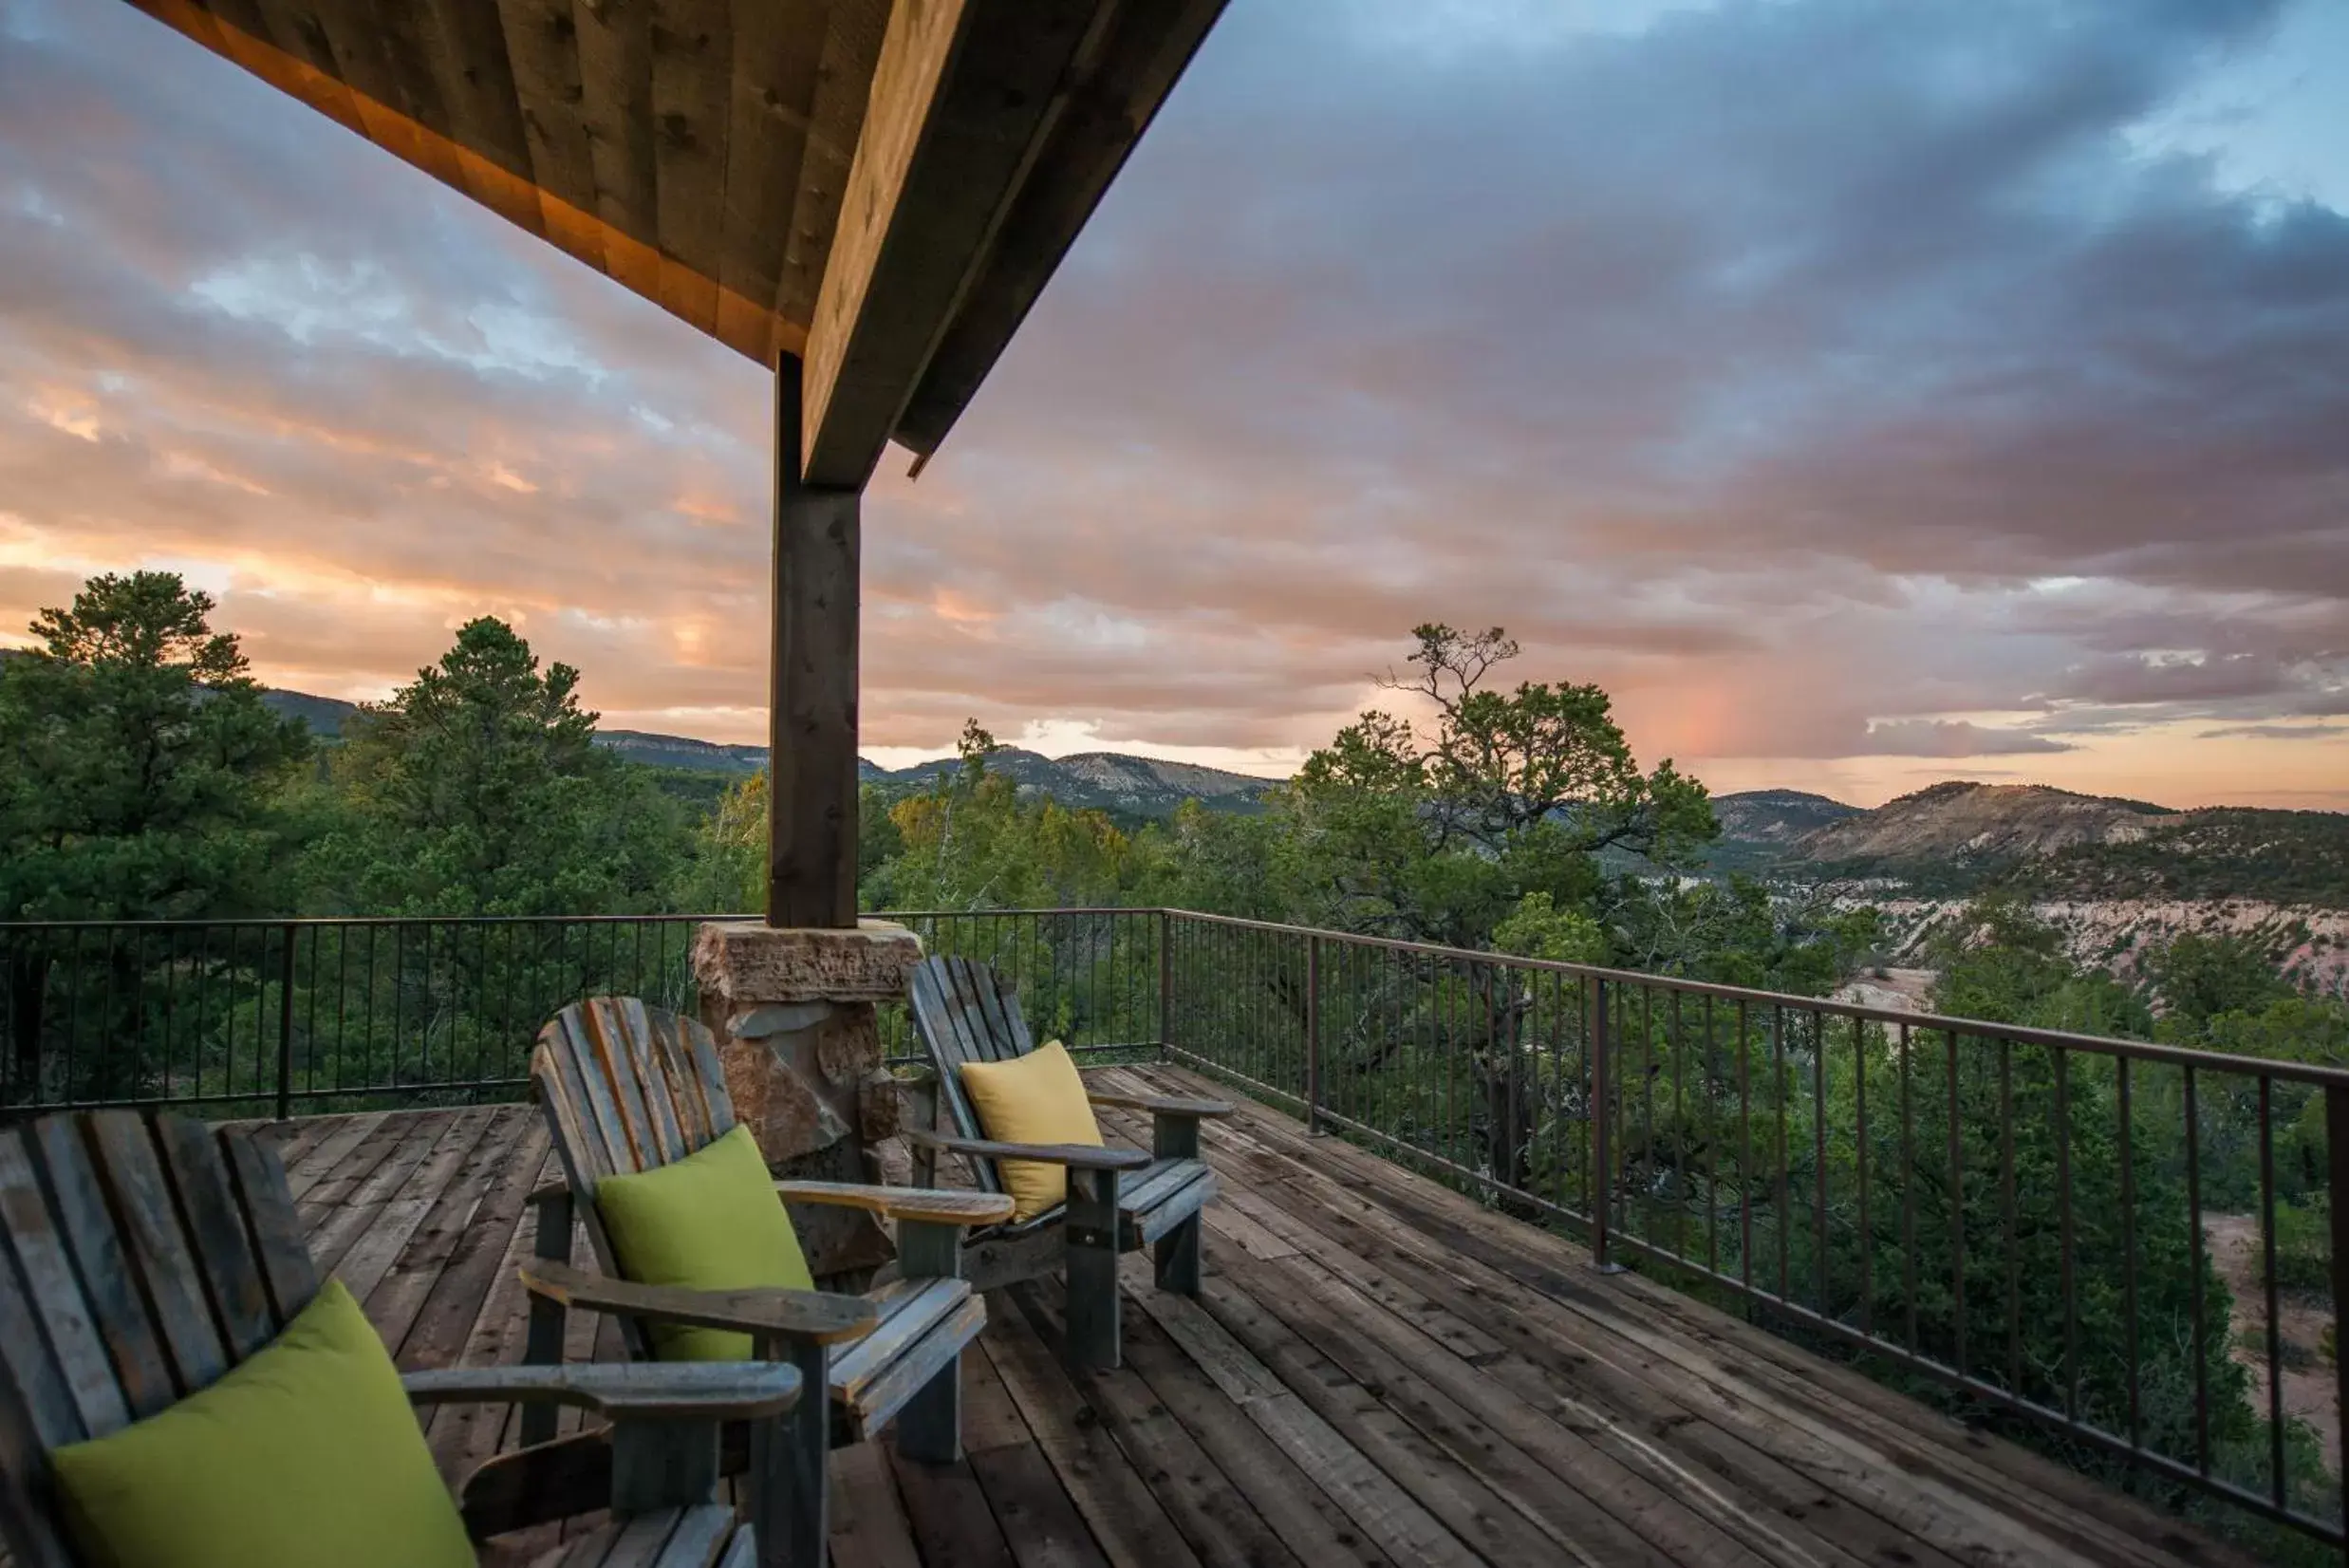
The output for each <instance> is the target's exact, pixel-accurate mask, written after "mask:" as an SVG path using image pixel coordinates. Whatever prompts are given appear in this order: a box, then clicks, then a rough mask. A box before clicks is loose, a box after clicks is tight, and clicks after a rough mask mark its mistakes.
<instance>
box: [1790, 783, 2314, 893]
mask: <svg viewBox="0 0 2349 1568" xmlns="http://www.w3.org/2000/svg"><path fill="white" fill-rule="evenodd" d="M1774 870H1775V871H1776V873H1777V874H1779V875H1781V876H1800V877H1804V878H1807V879H1810V880H1814V881H1822V882H1833V881H1846V882H1875V883H1883V884H1889V885H1892V886H1896V887H1900V888H1902V889H1906V890H1909V891H1912V892H1916V893H1919V894H1926V895H1932V894H1940V895H1947V896H1963V895H1967V894H1971V893H1977V892H1983V891H1988V890H1993V889H2003V890H2007V891H2012V892H2015V893H2017V894H2020V895H2023V896H2025V897H2029V898H2034V899H2072V900H2105V901H2110V900H2124V899H2156V900H2158V899H2168V900H2181V899H2182V900H2209V899H2265V900H2270V901H2273V902H2276V903H2278V904H2282V905H2309V906H2314V907H2321V908H2330V909H2344V908H2349V812H2285V811H2269V810H2262V809H2257V808H2251V807H2239V806H2211V807H2203V808H2200V809H2198V810H2194V811H2176V810H2172V809H2171V808H2169V807H2164V806H2156V805H2153V804H2151V803H2149V802H2147V801H2142V800H2126V799H2119V798H2115V797H2112V796H2106V795H2088V794H2077V793H2073V792H2071V791H2069V790H2058V789H2051V788H2049V787H2047V786H2045V785H2041V784H1978V783H1970V782H1966V781H1959V780H1953V781H1951V782H1948V783H1944V784H1935V785H1933V786H1932V787H1931V788H1930V789H1925V790H1919V791H1917V792H1916V793H1913V794H1906V795H1902V796H1900V797H1899V798H1898V799H1896V800H1889V801H1887V802H1885V803H1884V804H1883V805H1881V806H1878V807H1876V808H1875V809H1874V810H1873V811H1867V812H1854V813H1852V814H1851V815H1849V816H1847V817H1844V818H1842V819H1841V820H1839V821H1836V822H1831V823H1828V824H1826V825H1825V826H1823V827H1820V828H1818V829H1815V830H1813V831H1810V832H1808V833H1805V834H1803V835H1801V836H1800V837H1799V838H1797V839H1795V840H1794V841H1793V842H1791V843H1790V844H1788V845H1787V846H1786V847H1785V849H1784V851H1783V853H1782V854H1781V855H1780V858H1779V859H1778V861H1777V863H1776V865H1775V867H1774Z"/></svg>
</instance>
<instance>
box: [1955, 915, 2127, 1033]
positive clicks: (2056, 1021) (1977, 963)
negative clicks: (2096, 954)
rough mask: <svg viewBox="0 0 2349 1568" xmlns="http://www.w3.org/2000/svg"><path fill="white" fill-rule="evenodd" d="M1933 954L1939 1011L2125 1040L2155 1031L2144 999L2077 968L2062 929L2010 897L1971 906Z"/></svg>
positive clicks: (2101, 974) (2104, 977) (2109, 979)
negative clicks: (2065, 950)
mask: <svg viewBox="0 0 2349 1568" xmlns="http://www.w3.org/2000/svg"><path fill="white" fill-rule="evenodd" d="M1930 958H1931V959H1932V960H1933V964H1934V967H1935V969H1936V970H1937V971H1938V972H1939V979H1938V980H1937V981H1936V983H1935V985H1934V987H1933V998H1932V1002H1933V1010H1934V1011H1935V1012H1937V1013H1942V1014H1946V1015H1948V1016H1949V1017H1960V1018H1981V1019H1983V1020H1984V1021H1985V1022H1988V1023H2012V1024H2021V1025H2023V1026H2024V1027H2026V1028H2034V1029H2065V1030H2070V1031H2072V1032H2073V1033H2075V1034H2082V1035H2104V1036H2117V1037H2122V1038H2136V1039H2143V1038H2146V1037H2147V1036H2150V1035H2151V1034H2152V1033H2153V1013H2152V1010H2151V1009H2150V1008H2149V1007H2148V1006H2147V1005H2146V1003H2145V999H2144V998H2142V997H2141V996H2139V995H2138V994H2137V993H2136V992H2135V991H2134V990H2132V989H2131V988H2130V987H2128V986H2126V985H2123V984H2122V983H2121V982H2120V981H2119V980H2116V979H2114V978H2113V976H2112V975H2110V974H2109V973H2106V972H2105V971H2102V970H2097V971H2093V972H2088V973H2082V972H2081V971H2079V969H2077V968H2075V967H2074V965H2073V964H2072V962H2071V961H2070V960H2069V959H2067V958H2066V957H2065V956H2064V953H2063V939H2062V936H2061V934H2060V933H2059V932H2058V931H2057V930H2056V929H2055V928H2054V927H2053V926H2050V925H2048V924H2045V923H2044V922H2042V921H2040V920H2039V919H2037V918H2036V917H2035V916H2033V915H2032V913H2031V911H2030V909H2029V908H2028V907H2027V906H2026V905H2023V904H2022V903H2020V902H2019V901H2016V900H2014V899H2010V898H1991V899H1985V900H1984V901H1983V902H1981V903H1979V904H1977V905H1974V906H1973V907H1972V908H1971V909H1969V910H1968V911H1967V915H1966V918H1965V919H1964V920H1963V921H1962V922H1960V923H1959V926H1958V928H1957V929H1955V930H1952V931H1944V932H1942V933H1940V934H1939V935H1937V936H1936V938H1935V939H1934V941H1933V943H1932V946H1931V949H1930Z"/></svg>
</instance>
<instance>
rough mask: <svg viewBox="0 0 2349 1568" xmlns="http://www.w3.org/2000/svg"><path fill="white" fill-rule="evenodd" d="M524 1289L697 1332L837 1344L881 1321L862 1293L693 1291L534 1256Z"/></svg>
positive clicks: (867, 1331)
mask: <svg viewBox="0 0 2349 1568" xmlns="http://www.w3.org/2000/svg"><path fill="white" fill-rule="evenodd" d="M522 1284H523V1287H524V1288H525V1289H527V1290H528V1291H529V1292H530V1293H531V1295H533V1296H542V1297H546V1298H547V1299H548V1300H550V1301H559V1302H561V1303H562V1304H563V1305H564V1306H566V1307H584V1308H586V1309H587V1311H589V1312H603V1313H610V1314H612V1315H613V1316H620V1317H638V1318H644V1319H648V1320H650V1321H654V1322H661V1323H683V1324H686V1325H688V1326H689V1327H693V1328H701V1329H730V1330H733V1331H734V1332H736V1333H737V1334H749V1335H777V1336H779V1337H781V1338H785V1339H801V1340H808V1341H811V1342H812V1343H814V1344H818V1345H830V1344H836V1343H838V1342H839V1341H841V1340H843V1339H857V1338H862V1337H863V1336H864V1335H867V1334H870V1333H871V1332H872V1330H873V1325H874V1324H875V1323H877V1322H878V1321H879V1320H880V1319H879V1316H878V1315H877V1314H876V1313H875V1312H874V1311H873V1307H872V1303H871V1302H869V1301H867V1300H866V1299H865V1298H864V1297H861V1296H833V1295H828V1294H826V1293H823V1292H820V1291H804V1290H766V1289H755V1290H686V1289H683V1288H681V1287H680V1286H676V1285H638V1284H632V1283H630V1282H629V1281H627V1280H625V1279H613V1278H612V1277H611V1276H610V1275H607V1274H596V1273H594V1272H592V1271H590V1270H587V1269H581V1268H573V1267H572V1266H571V1265H569V1263H558V1262H555V1261H553V1260H550V1259H545V1258H533V1259H531V1260H529V1261H528V1262H525V1263H524V1264H523V1265H522Z"/></svg>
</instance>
